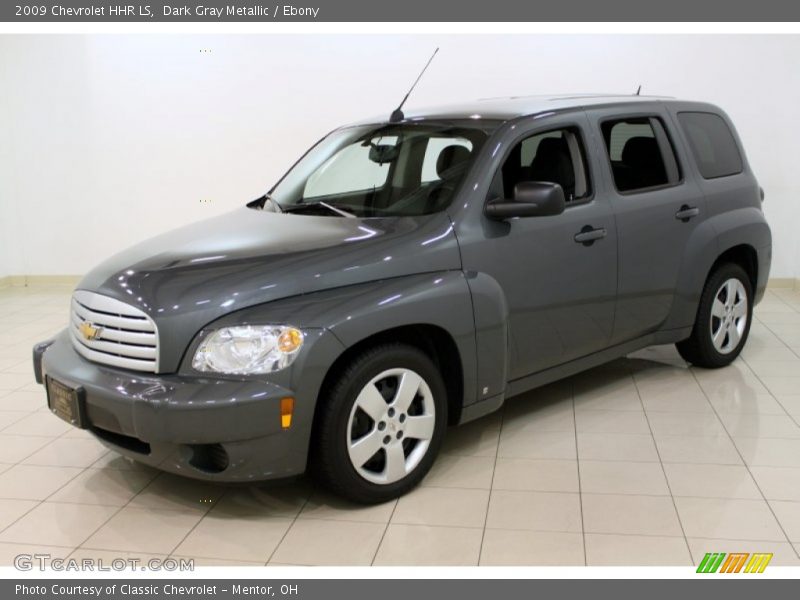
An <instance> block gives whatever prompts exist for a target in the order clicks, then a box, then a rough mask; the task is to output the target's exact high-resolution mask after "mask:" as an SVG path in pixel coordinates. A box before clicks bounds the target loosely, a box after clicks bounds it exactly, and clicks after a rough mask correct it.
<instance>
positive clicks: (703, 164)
mask: <svg viewBox="0 0 800 600" xmlns="http://www.w3.org/2000/svg"><path fill="white" fill-rule="evenodd" d="M678 120H679V121H680V124H681V127H682V128H683V131H684V133H685V134H686V137H687V139H688V140H689V146H690V147H691V148H692V155H693V156H694V159H695V161H697V168H698V170H699V171H700V174H701V175H702V176H703V178H705V179H715V178H717V177H727V176H729V175H736V174H737V173H741V172H742V168H743V165H742V155H741V154H740V153H739V147H738V146H737V145H736V140H735V139H734V138H733V134H732V133H731V130H730V128H729V127H728V125H727V123H725V120H724V119H723V118H722V117H720V116H719V115H715V114H714V113H705V112H682V113H678Z"/></svg>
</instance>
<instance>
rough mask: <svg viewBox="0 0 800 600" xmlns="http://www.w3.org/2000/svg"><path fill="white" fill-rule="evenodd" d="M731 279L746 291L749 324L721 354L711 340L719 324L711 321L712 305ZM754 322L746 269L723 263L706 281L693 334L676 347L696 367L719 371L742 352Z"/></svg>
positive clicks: (751, 296) (750, 289)
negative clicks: (714, 329) (715, 327)
mask: <svg viewBox="0 0 800 600" xmlns="http://www.w3.org/2000/svg"><path fill="white" fill-rule="evenodd" d="M730 279H735V280H738V281H739V282H740V283H741V284H742V287H743V289H744V291H745V294H746V297H747V311H746V315H747V318H746V321H745V323H744V330H743V333H742V334H741V337H740V338H739V340H738V342H737V343H736V344H735V345H732V348H731V349H730V350H728V351H726V352H720V351H719V350H718V349H717V348H716V347H715V346H714V342H713V340H712V329H713V327H714V323H719V321H718V320H716V321H713V322H712V314H711V311H712V306H713V304H714V300H715V299H716V297H717V294H718V293H720V292H721V288H722V285H723V284H724V283H725V282H727V281H728V280H730ZM752 321H753V286H752V284H751V283H750V277H749V276H748V275H747V273H746V272H745V270H744V269H743V268H742V267H740V266H739V265H737V264H734V263H724V264H722V265H719V266H718V267H717V268H716V269H714V271H713V272H712V273H711V275H709V277H708V280H707V281H706V284H705V287H704V288H703V293H702V295H701V296H700V305H699V306H698V309H697V317H696V318H695V322H694V327H693V329H692V335H691V336H690V337H689V338H688V339H686V340H683V341H682V342H678V343H677V344H675V346H676V347H677V349H678V353H680V355H681V357H683V359H684V360H685V361H687V362H689V363H691V364H693V365H695V366H697V367H703V368H706V369H719V368H720V367H726V366H728V365H729V364H731V363H732V362H733V361H734V360H735V359H736V357H737V356H739V353H740V352H741V351H742V348H743V347H744V345H745V343H746V342H747V336H748V334H749V333H750V324H751V323H752Z"/></svg>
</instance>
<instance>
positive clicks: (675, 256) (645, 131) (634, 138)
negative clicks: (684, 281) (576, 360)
mask: <svg viewBox="0 0 800 600" xmlns="http://www.w3.org/2000/svg"><path fill="white" fill-rule="evenodd" d="M589 118H590V120H591V121H592V124H593V127H594V129H595V134H596V135H595V142H596V144H598V146H599V147H597V148H596V153H597V155H598V156H599V157H602V163H603V166H602V168H603V169H604V170H605V173H606V176H607V177H606V180H607V181H608V182H609V185H608V188H609V189H608V197H609V199H610V202H611V206H612V208H613V210H614V214H615V216H616V223H617V234H618V247H619V255H618V266H619V273H618V278H619V285H618V290H617V306H616V311H615V319H614V330H613V334H612V337H611V344H617V343H622V342H625V341H628V340H632V339H635V338H637V337H640V336H642V335H646V334H648V333H651V332H653V331H656V330H658V329H659V328H661V327H662V325H663V324H664V322H665V321H666V320H667V318H668V316H669V314H670V310H671V307H672V305H673V302H674V300H675V288H676V285H677V283H678V276H679V272H680V270H681V268H682V263H683V261H684V256H685V247H686V244H687V241H688V240H689V238H690V236H691V235H692V233H693V231H694V230H695V228H697V227H698V226H700V225H701V223H702V222H703V221H704V220H705V218H706V207H705V200H704V197H703V194H702V192H701V190H700V189H699V187H698V186H697V184H696V183H695V181H694V180H693V179H692V178H690V177H687V176H686V173H687V169H686V165H685V164H683V163H684V161H683V159H682V158H680V157H683V156H685V155H686V153H685V152H684V151H678V152H676V143H679V141H678V139H677V136H676V135H674V133H673V132H672V131H671V130H670V126H671V123H672V121H671V120H670V119H669V117H668V115H667V114H666V112H665V111H664V110H663V107H662V106H661V105H660V104H656V103H653V104H649V103H648V104H647V110H645V111H642V110H641V108H640V107H637V110H636V112H627V111H625V110H621V109H620V108H619V107H617V108H616V109H613V108H606V109H594V110H590V111H589ZM681 150H682V147H681Z"/></svg>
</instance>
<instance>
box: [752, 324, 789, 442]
mask: <svg viewBox="0 0 800 600" xmlns="http://www.w3.org/2000/svg"><path fill="white" fill-rule="evenodd" d="M761 324H762V325H763V326H764V327H765V328H766V329H767V331H769V332H770V333H772V335H774V336H775V337H776V338H777V339H778V341H780V343H781V344H783V345H784V346H785V347H786V348H787V349H788V350H789V351H790V352H792V353H793V354H794V355H795V356H798V358H800V356H799V355H798V354H797V352H795V351H794V350H793V349H792V347H791V346H789V344H787V343H786V342H785V341H784V340H782V339H781V337H780V336H779V335H778V334H777V333H775V332H774V331H772V329H771V328H770V327H769V326H768V325H766V324H764V323H761ZM742 360H744V363H745V364H746V365H747V368H748V369H749V370H750V372H751V373H752V374H753V376H754V377H755V378H756V379H758V382H759V383H760V384H761V385H763V386H764V389H765V390H767V392H768V393H769V395H770V396H772V398H773V399H774V400H775V402H777V403H778V404H779V405H780V407H781V408H782V409H783V410H784V412H785V413H786V416H788V417H789V418H790V419H791V420H792V421H793V422H794V424H795V425H797V426H798V427H800V423H798V421H797V419H796V418H795V417H794V416H793V415H792V413H790V412H789V411H788V410H786V407H785V406H784V405H783V402H781V401H780V400H779V399H778V397H777V395H776V394H773V393H772V391H771V390H770V389H769V387H768V386H767V384H766V383H764V380H763V379H761V376H760V375H759V374H758V373H756V372H755V370H754V369H753V368H752V367H751V366H750V363H749V362H747V359H746V358H744V357H743V358H742Z"/></svg>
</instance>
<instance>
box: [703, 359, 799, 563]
mask: <svg viewBox="0 0 800 600" xmlns="http://www.w3.org/2000/svg"><path fill="white" fill-rule="evenodd" d="M747 368H748V369H749V368H750V366H749V365H748V366H747ZM690 370H691V372H692V375H694V378H695V380H697V374H696V373H695V372H694V369H693V368H692V369H690ZM697 384H698V385H700V381H699V380H697ZM700 387H701V388H702V387H703V386H702V385H701V386H700ZM765 387H766V386H765ZM703 393H704V394H706V391H705V389H703ZM706 398H708V394H706ZM776 400H777V398H776ZM709 402H710V400H709ZM714 412H715V413H716V412H717V411H716V409H714ZM717 420H719V422H720V423H721V424H722V428H723V429H724V430H725V433H727V434H728V438H729V439H730V441H731V443H732V444H733V447H734V448H735V449H736V452H737V454H738V455H739V458H740V459H741V461H742V464H743V465H744V468H745V469H747V473H748V475H750V479H752V480H753V484H754V485H755V486H756V489H757V490H758V493H759V494H761V498H762V500H763V501H764V503H765V504H766V505H767V508H768V509H769V512H770V514H771V515H772V518H773V519H775V522H776V523H777V524H778V527H779V528H780V530H781V533H783V535H784V537H785V538H786V541H787V542H788V543H789V545H790V546H791V548H792V550H794V553H795V555H796V556H797V558H798V559H800V551H798V549H797V548H795V546H794V544H793V542H792V540H791V539H790V538H789V534H788V533H786V529H785V528H784V526H783V523H781V521H780V519H779V518H778V515H776V514H775V510H774V509H773V508H772V505H771V504H770V503H769V500H767V497H766V495H765V494H764V491H763V490H762V489H761V486H760V485H759V483H758V480H757V479H756V478H755V477H754V476H753V472H752V471H751V470H750V465H749V464H747V461H746V460H745V459H744V456H743V455H742V452H741V450H740V449H739V446H737V445H736V441H735V440H734V439H733V436H732V435H731V433H730V431H728V427H727V426H726V425H725V423H723V422H722V419H720V418H719V415H718V414H717Z"/></svg>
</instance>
